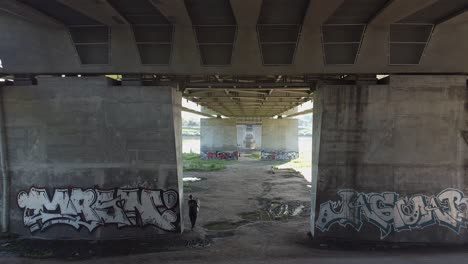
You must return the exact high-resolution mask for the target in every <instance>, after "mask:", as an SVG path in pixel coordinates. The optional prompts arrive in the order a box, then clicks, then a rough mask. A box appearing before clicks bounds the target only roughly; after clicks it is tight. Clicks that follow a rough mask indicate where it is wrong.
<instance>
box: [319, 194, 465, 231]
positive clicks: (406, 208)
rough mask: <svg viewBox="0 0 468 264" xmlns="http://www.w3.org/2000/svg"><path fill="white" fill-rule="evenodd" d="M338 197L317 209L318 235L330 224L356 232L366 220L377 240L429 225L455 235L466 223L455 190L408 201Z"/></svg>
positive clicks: (372, 196)
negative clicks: (376, 230) (352, 229)
mask: <svg viewBox="0 0 468 264" xmlns="http://www.w3.org/2000/svg"><path fill="white" fill-rule="evenodd" d="M338 196H339V197H340V199H339V200H337V201H327V202H325V203H322V204H321V205H320V212H319V216H318V218H317V221H316V227H317V228H318V229H319V230H320V231H322V232H325V231H328V230H329V228H330V227H331V226H332V225H334V224H339V225H341V226H343V227H345V226H351V227H353V228H354V229H356V230H357V231H360V230H361V228H362V226H363V222H364V221H365V220H366V219H367V222H369V223H370V224H372V225H374V226H376V227H377V228H379V230H380V234H381V235H380V238H381V239H384V238H385V237H387V236H388V235H389V234H391V233H392V232H393V231H395V232H401V231H411V230H415V229H423V228H425V227H428V226H431V225H439V226H444V227H447V228H449V229H450V230H452V231H454V232H455V233H457V234H458V233H459V232H460V229H461V228H466V227H467V225H466V224H467V223H468V211H467V208H468V197H465V195H464V194H463V192H462V191H460V190H456V189H446V190H444V191H442V192H440V193H439V194H438V195H432V196H427V195H413V196H411V197H399V195H398V194H397V193H394V192H383V193H359V192H356V191H354V190H340V191H338Z"/></svg>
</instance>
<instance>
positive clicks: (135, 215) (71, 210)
mask: <svg viewBox="0 0 468 264" xmlns="http://www.w3.org/2000/svg"><path fill="white" fill-rule="evenodd" d="M51 198H52V199H51ZM17 199H18V200H17V202H18V206H19V207H20V208H21V209H23V222H24V225H25V226H26V227H28V228H29V230H30V231H31V233H33V232H36V231H44V230H45V229H47V228H48V227H51V226H53V225H58V224H64V225H69V226H72V227H74V228H75V229H77V230H79V229H81V228H82V227H85V228H87V229H88V230H89V232H92V231H93V230H95V229H96V228H98V227H100V226H105V225H110V224H114V225H117V226H118V227H119V228H121V227H144V226H154V227H157V228H160V229H162V230H165V231H176V228H177V226H178V222H179V217H178V213H177V205H178V199H179V197H178V193H177V192H176V191H174V190H167V191H162V190H152V189H143V188H136V189H125V188H116V189H110V190H100V189H81V188H70V189H55V190H54V193H53V195H49V194H48V192H47V190H46V189H40V188H35V187H32V188H31V189H30V190H29V191H20V192H19V193H18V197H17Z"/></svg>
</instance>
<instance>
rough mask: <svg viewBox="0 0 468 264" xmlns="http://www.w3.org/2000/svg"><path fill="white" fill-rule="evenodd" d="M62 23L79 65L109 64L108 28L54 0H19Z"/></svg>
mask: <svg viewBox="0 0 468 264" xmlns="http://www.w3.org/2000/svg"><path fill="white" fill-rule="evenodd" d="M20 2H21V3H24V4H26V5H28V6H31V7H33V8H35V9H37V10H38V11H40V12H42V13H44V14H45V15H47V16H49V17H51V18H53V19H55V20H57V21H59V22H61V23H63V24H64V25H65V26H66V27H67V28H68V31H69V34H70V36H71V39H72V41H73V44H74V46H75V49H76V52H77V54H78V56H79V58H80V62H81V64H109V62H110V61H109V60H110V56H109V52H110V35H109V34H110V29H109V27H108V26H106V25H104V24H102V23H100V22H98V21H96V20H94V19H92V18H90V17H88V16H86V15H84V14H82V13H80V12H77V11H76V10H74V9H72V8H70V7H69V6H67V5H64V4H62V3H60V2H58V1H54V0H41V1H37V0H20Z"/></svg>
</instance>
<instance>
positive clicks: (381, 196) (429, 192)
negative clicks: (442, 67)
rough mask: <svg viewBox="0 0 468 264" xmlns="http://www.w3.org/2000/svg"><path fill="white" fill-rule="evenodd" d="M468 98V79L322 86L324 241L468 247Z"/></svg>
mask: <svg viewBox="0 0 468 264" xmlns="http://www.w3.org/2000/svg"><path fill="white" fill-rule="evenodd" d="M467 99H468V98H467V88H466V76H441V75H439V76H391V77H390V83H389V84H388V85H376V86H327V85H321V86H320V87H319V88H318V89H317V91H316V92H315V93H314V133H315V134H314V143H313V144H314V145H313V154H314V155H313V165H312V167H313V178H312V186H313V190H312V201H313V203H312V204H313V205H315V207H314V208H312V212H315V214H312V216H311V218H312V219H311V220H312V223H311V224H312V226H311V228H312V231H313V233H314V235H315V237H317V238H321V237H336V238H345V239H351V240H385V241H394V242H429V243H431V242H432V243H462V242H468V232H467V230H466V228H465V225H466V223H467V222H468V212H467V208H468V199H467V198H466V197H467V195H468V188H467V184H466V182H467V180H468V142H467V139H468V136H467V135H466V133H467V132H466V131H467V130H468V115H467V112H468V108H467V105H468V100H467ZM463 135H465V138H464V136H463Z"/></svg>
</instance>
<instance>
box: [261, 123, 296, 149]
mask: <svg viewBox="0 0 468 264" xmlns="http://www.w3.org/2000/svg"><path fill="white" fill-rule="evenodd" d="M298 124H299V123H298V120H297V119H294V118H283V119H264V120H263V121H262V148H263V149H264V150H265V151H295V152H298V151H299V143H298Z"/></svg>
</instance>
